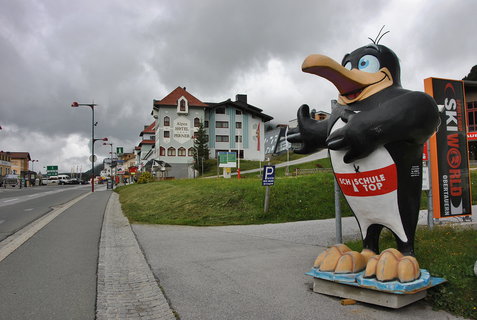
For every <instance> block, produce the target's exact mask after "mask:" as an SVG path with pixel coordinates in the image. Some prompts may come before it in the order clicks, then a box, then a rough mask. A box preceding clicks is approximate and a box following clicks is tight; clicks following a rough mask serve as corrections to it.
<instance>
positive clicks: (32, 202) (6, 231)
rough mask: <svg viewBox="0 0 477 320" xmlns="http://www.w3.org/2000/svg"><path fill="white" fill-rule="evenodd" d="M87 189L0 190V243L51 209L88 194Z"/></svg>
mask: <svg viewBox="0 0 477 320" xmlns="http://www.w3.org/2000/svg"><path fill="white" fill-rule="evenodd" d="M89 188H90V187H89ZM89 188H88V186H86V185H85V186H43V187H33V188H22V189H19V188H9V189H2V188H0V241H2V240H3V239H5V238H6V237H8V236H10V235H11V234H13V233H15V232H16V231H18V230H19V229H21V228H23V227H24V226H25V225H27V224H28V223H30V222H31V221H33V220H35V219H38V218H39V217H41V216H43V215H44V214H46V213H48V212H49V211H51V210H52V209H53V208H55V207H57V206H59V205H61V204H63V203H66V202H68V201H70V200H71V199H73V198H76V197H78V196H79V195H81V194H84V193H87V192H89V191H90V190H89Z"/></svg>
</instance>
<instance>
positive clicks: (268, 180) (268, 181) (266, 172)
mask: <svg viewBox="0 0 477 320" xmlns="http://www.w3.org/2000/svg"><path fill="white" fill-rule="evenodd" d="M274 183H275V166H263V177H262V186H273V185H274Z"/></svg>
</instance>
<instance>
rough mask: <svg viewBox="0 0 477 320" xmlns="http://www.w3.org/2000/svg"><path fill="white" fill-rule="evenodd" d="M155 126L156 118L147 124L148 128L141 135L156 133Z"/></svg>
mask: <svg viewBox="0 0 477 320" xmlns="http://www.w3.org/2000/svg"><path fill="white" fill-rule="evenodd" d="M155 126H156V120H154V121H153V122H152V123H151V124H150V125H149V126H147V128H145V129H144V130H142V131H141V134H140V135H139V136H140V137H142V136H143V134H145V133H149V134H155V133H156V131H154V127H155Z"/></svg>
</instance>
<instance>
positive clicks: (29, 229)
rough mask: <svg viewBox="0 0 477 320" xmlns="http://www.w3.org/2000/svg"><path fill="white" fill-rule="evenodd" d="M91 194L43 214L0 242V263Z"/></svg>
mask: <svg viewBox="0 0 477 320" xmlns="http://www.w3.org/2000/svg"><path fill="white" fill-rule="evenodd" d="M90 194H91V192H88V193H86V194H83V195H81V196H79V197H77V198H76V199H73V200H71V201H69V202H67V203H65V204H64V205H62V206H61V207H59V208H58V209H55V210H53V211H50V212H49V213H47V214H45V215H44V216H42V217H40V218H38V219H36V220H35V221H33V222H31V223H30V224H29V225H27V226H26V227H24V228H23V229H21V230H19V231H17V232H15V233H14V234H12V235H11V236H9V237H8V238H6V239H5V240H3V241H2V242H0V262H2V261H3V259H5V258H6V257H8V256H9V255H10V253H12V252H13V251H15V250H16V249H18V247H20V246H21V245H22V244H24V243H25V242H26V241H27V240H28V239H30V238H31V237H33V236H34V235H35V233H37V232H38V231H40V230H41V229H42V228H43V227H45V226H46V225H47V224H48V223H50V222H51V221H52V220H53V219H55V218H56V217H57V216H59V215H60V214H61V213H63V211H65V210H66V209H68V208H70V207H71V206H73V205H74V204H75V203H76V202H78V201H80V200H82V199H84V198H86V197H87V196H89V195H90Z"/></svg>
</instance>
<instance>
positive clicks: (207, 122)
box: [204, 120, 209, 128]
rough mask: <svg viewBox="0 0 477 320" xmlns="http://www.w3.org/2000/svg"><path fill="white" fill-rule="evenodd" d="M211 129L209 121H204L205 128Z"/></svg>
mask: <svg viewBox="0 0 477 320" xmlns="http://www.w3.org/2000/svg"><path fill="white" fill-rule="evenodd" d="M208 127H209V120H205V121H204V128H208Z"/></svg>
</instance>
